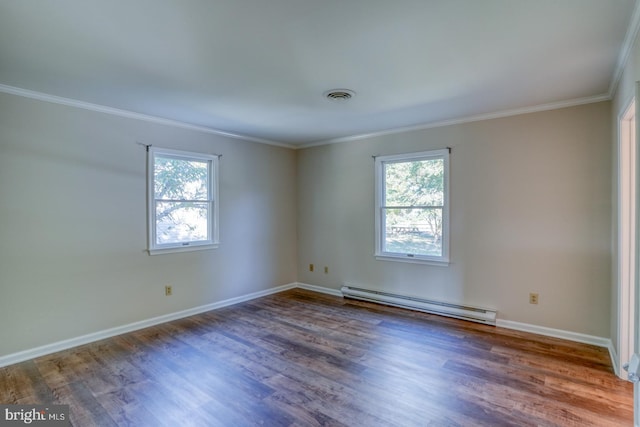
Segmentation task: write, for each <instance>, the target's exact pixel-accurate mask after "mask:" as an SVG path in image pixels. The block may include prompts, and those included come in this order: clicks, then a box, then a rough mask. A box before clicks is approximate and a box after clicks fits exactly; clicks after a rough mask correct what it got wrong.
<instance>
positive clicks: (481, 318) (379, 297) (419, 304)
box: [341, 286, 498, 326]
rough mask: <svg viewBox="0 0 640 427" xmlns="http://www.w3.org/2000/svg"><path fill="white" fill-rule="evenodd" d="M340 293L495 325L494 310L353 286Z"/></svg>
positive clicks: (344, 288) (495, 312)
mask: <svg viewBox="0 0 640 427" xmlns="http://www.w3.org/2000/svg"><path fill="white" fill-rule="evenodd" d="M341 291H342V295H343V296H344V297H345V298H353V299H358V300H362V301H370V302H375V303H380V304H386V305H392V306H395V307H402V308H408V309H411V310H417V311H423V312H425V313H432V314H439V315H441V316H447V317H455V318H456V319H463V320H469V321H472V322H477V323H484V324H486V325H493V326H495V325H496V316H497V314H498V313H497V311H496V310H491V309H488V308H480V307H471V306H465V305H458V304H452V303H447V302H441V301H433V300H427V299H422V298H416V297H409V296H404V295H396V294H391V293H388V292H381V291H373V290H370V289H363V288H355V287H353V286H343V287H342V289H341Z"/></svg>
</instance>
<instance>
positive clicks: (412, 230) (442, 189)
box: [376, 150, 448, 260]
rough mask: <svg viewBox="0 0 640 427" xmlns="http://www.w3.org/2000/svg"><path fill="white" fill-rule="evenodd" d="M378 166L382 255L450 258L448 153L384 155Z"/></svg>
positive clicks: (379, 240)
mask: <svg viewBox="0 0 640 427" xmlns="http://www.w3.org/2000/svg"><path fill="white" fill-rule="evenodd" d="M376 163H377V168H378V173H377V175H378V177H377V180H378V182H377V186H378V193H379V197H378V201H379V203H378V206H377V210H376V213H377V215H378V221H377V222H378V227H377V228H378V229H377V233H378V236H377V239H376V240H377V241H378V248H377V251H376V252H377V254H378V255H390V256H398V257H403V258H405V257H408V258H412V259H422V260H446V259H447V258H448V254H447V250H448V245H447V242H446V240H445V238H446V236H445V233H446V225H447V223H446V221H447V214H448V206H447V199H448V197H447V184H446V183H447V165H448V152H442V150H439V151H437V152H423V153H415V154H411V155H406V156H404V155H403V156H385V157H382V158H379V159H377V160H376Z"/></svg>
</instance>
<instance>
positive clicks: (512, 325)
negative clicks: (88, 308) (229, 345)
mask: <svg viewBox="0 0 640 427" xmlns="http://www.w3.org/2000/svg"><path fill="white" fill-rule="evenodd" d="M295 288H300V289H306V290H308V291H313V292H319V293H323V294H327V295H333V296H337V297H342V292H340V290H338V289H332V288H326V287H324V286H317V285H310V284H307V283H300V282H295V283H289V284H287V285H282V286H277V287H274V288H270V289H265V290H263V291H258V292H253V293H250V294H247V295H242V296H239V297H235V298H229V299H226V300H223V301H218V302H215V303H212V304H206V305H201V306H198V307H194V308H190V309H187V310H182V311H178V312H175V313H169V314H165V315H162V316H158V317H153V318H151V319H146V320H142V321H139V322H134V323H129V324H127V325H122V326H117V327H115V328H111V329H105V330H102V331H98V332H94V333H91V334H87V335H83V336H80V337H76V338H70V339H67V340H63V341H58V342H55V343H51V344H46V345H43V346H40V347H36V348H32V349H29V350H24V351H20V352H17V353H12V354H8V355H5V356H0V368H2V367H4V366H9V365H13V364H15V363H19V362H24V361H25V360H30V359H35V358H36V357H41V356H45V355H47V354H51V353H55V352H58V351H62V350H67V349H69V348H73V347H77V346H80V345H84V344H89V343H92V342H95V341H99V340H102V339H106V338H111V337H114V336H117V335H121V334H125V333H127V332H133V331H137V330H139V329H144V328H148V327H150V326H155V325H159V324H161V323H166V322H170V321H172V320H177V319H182V318H185V317H189V316H194V315H196V314H200V313H204V312H207V311H211V310H217V309H220V308H223V307H228V306H231V305H234V304H239V303H242V302H245V301H250V300H253V299H256V298H260V297H263V296H267V295H272V294H276V293H279V292H283V291H287V290H290V289H295ZM496 326H497V327H501V328H506V329H513V330H517V331H522V332H531V333H534V334H539V335H545V336H549V337H554V338H562V339H566V340H569V341H576V342H581V343H585V344H592V345H596V346H599V347H605V348H607V349H609V355H610V356H611V361H612V364H613V367H614V369H615V371H616V375H618V373H619V366H618V363H617V356H616V351H615V349H614V348H613V343H612V342H611V340H610V339H608V338H601V337H596V336H592V335H586V334H581V333H577V332H570V331H563V330H561V329H553V328H547V327H544V326H536V325H530V324H527V323H520V322H514V321H511V320H501V319H498V320H497V321H496Z"/></svg>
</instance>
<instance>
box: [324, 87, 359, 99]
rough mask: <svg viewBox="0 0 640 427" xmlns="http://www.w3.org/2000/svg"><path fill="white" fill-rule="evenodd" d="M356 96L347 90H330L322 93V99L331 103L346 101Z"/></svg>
mask: <svg viewBox="0 0 640 427" xmlns="http://www.w3.org/2000/svg"><path fill="white" fill-rule="evenodd" d="M354 96H356V93H355V92H354V91H352V90H349V89H331V90H328V91H326V92H325V93H324V97H325V98H327V99H329V100H331V101H347V100H349V99H351V98H353V97H354Z"/></svg>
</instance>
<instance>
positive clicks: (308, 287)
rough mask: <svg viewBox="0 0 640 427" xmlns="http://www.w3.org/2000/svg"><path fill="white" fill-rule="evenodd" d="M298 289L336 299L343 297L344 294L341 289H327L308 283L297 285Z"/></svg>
mask: <svg viewBox="0 0 640 427" xmlns="http://www.w3.org/2000/svg"><path fill="white" fill-rule="evenodd" d="M296 285H297V286H296V287H298V288H300V289H306V290H308V291H313V292H319V293H321V294H327V295H333V296H334V297H341V296H342V292H340V290H339V289H332V288H325V287H324V286H317V285H309V284H307V283H299V282H298V283H296Z"/></svg>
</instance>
